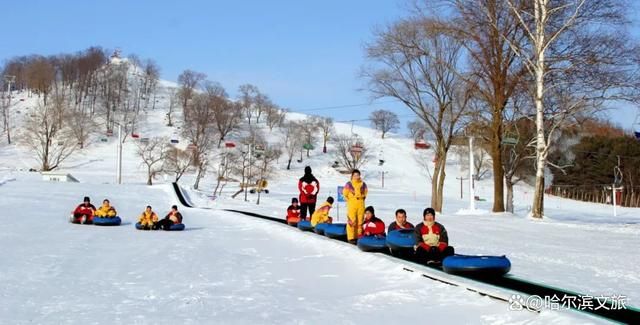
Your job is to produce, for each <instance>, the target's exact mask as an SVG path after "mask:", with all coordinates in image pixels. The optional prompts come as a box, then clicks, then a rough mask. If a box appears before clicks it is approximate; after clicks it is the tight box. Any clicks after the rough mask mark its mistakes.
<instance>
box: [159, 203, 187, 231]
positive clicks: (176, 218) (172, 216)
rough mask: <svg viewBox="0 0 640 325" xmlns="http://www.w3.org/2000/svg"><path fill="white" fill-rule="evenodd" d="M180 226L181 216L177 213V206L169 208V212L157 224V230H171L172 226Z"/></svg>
mask: <svg viewBox="0 0 640 325" xmlns="http://www.w3.org/2000/svg"><path fill="white" fill-rule="evenodd" d="M179 224H182V214H181V213H180V212H178V206H177V205H174V206H172V207H171V211H169V213H168V214H167V215H166V216H165V217H164V219H162V220H160V221H159V222H158V228H162V229H164V230H173V229H172V226H174V225H179Z"/></svg>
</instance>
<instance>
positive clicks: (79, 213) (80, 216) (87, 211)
mask: <svg viewBox="0 0 640 325" xmlns="http://www.w3.org/2000/svg"><path fill="white" fill-rule="evenodd" d="M82 201H83V202H82V203H80V204H79V205H78V206H77V207H76V209H75V210H73V219H72V220H71V222H73V223H84V224H91V223H93V214H94V212H96V207H95V206H94V205H93V204H91V199H90V198H89V197H88V196H85V197H84V200H82Z"/></svg>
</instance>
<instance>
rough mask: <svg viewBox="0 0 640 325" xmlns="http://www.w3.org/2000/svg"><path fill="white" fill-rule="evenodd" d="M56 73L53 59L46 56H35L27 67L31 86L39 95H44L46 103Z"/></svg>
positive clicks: (45, 102) (45, 103)
mask: <svg viewBox="0 0 640 325" xmlns="http://www.w3.org/2000/svg"><path fill="white" fill-rule="evenodd" d="M55 73H56V71H55V67H54V65H53V64H52V62H51V60H49V59H47V58H45V57H37V58H35V59H34V60H33V61H32V62H31V63H30V64H29V65H28V67H27V78H28V79H27V80H28V83H29V88H30V89H31V90H33V91H34V92H35V93H37V94H38V96H40V95H42V96H43V101H44V105H47V96H48V95H49V91H50V90H51V87H52V85H53V83H54V81H55V77H56V75H55Z"/></svg>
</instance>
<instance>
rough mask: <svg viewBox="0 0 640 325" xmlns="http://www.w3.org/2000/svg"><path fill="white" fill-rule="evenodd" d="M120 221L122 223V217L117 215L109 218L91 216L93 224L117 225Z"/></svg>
mask: <svg viewBox="0 0 640 325" xmlns="http://www.w3.org/2000/svg"><path fill="white" fill-rule="evenodd" d="M120 223H122V219H120V217H118V216H115V217H111V218H101V217H93V224H94V225H96V226H119V225H120Z"/></svg>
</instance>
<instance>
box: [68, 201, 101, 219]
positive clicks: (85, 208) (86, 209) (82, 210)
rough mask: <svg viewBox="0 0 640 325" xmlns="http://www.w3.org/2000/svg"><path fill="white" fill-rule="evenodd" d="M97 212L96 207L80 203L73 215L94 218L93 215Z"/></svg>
mask: <svg viewBox="0 0 640 325" xmlns="http://www.w3.org/2000/svg"><path fill="white" fill-rule="evenodd" d="M95 211H96V207H95V206H94V205H93V204H91V203H89V204H84V203H80V205H78V206H77V207H76V209H75V210H73V214H74V215H75V216H81V215H88V216H89V217H93V213H94V212H95Z"/></svg>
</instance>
